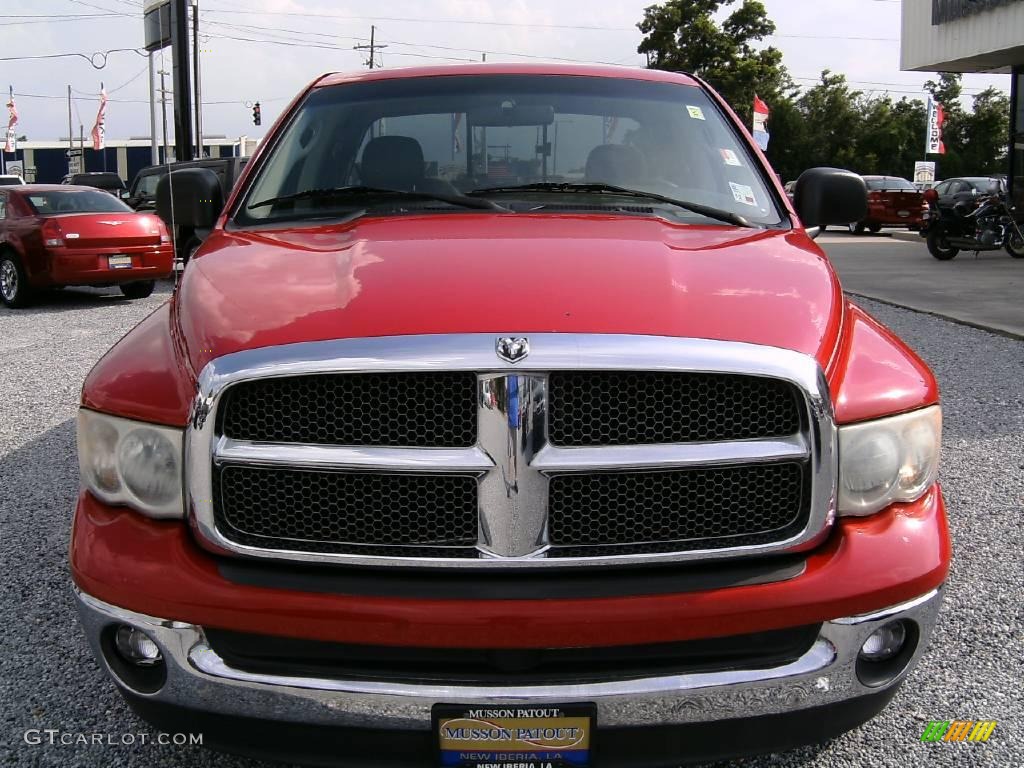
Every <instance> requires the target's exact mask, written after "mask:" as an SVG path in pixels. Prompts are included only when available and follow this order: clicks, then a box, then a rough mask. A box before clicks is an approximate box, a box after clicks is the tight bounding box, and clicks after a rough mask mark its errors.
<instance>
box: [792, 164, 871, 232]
mask: <svg viewBox="0 0 1024 768" xmlns="http://www.w3.org/2000/svg"><path fill="white" fill-rule="evenodd" d="M793 207H794V208H796V212H797V213H798V214H799V215H800V220H801V221H802V222H803V225H804V226H805V227H818V226H822V225H828V224H849V223H850V222H854V221H861V220H862V219H863V218H864V217H865V216H867V213H868V189H867V186H865V184H864V179H862V178H861V177H860V176H858V175H857V174H855V173H851V172H850V171H844V170H841V169H839V168H810V169H808V170H806V171H804V172H803V173H801V174H800V178H798V179H797V180H796V187H795V189H794V190H793Z"/></svg>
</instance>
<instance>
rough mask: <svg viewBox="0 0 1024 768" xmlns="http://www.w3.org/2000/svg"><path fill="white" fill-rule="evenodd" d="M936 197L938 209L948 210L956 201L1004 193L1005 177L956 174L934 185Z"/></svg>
mask: <svg viewBox="0 0 1024 768" xmlns="http://www.w3.org/2000/svg"><path fill="white" fill-rule="evenodd" d="M935 192H936V193H937V194H938V198H937V199H936V201H935V203H936V205H937V206H938V207H939V210H950V209H952V208H953V206H954V205H956V204H957V203H958V202H965V201H967V202H969V201H972V200H973V199H974V198H976V197H979V196H981V195H990V194H999V195H1005V194H1006V178H1005V177H1003V176H958V177H956V178H952V179H946V180H945V181H942V182H940V183H939V184H937V185H936V186H935Z"/></svg>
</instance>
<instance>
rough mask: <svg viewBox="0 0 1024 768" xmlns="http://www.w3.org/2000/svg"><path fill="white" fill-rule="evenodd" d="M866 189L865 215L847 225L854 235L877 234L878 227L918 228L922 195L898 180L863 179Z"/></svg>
mask: <svg viewBox="0 0 1024 768" xmlns="http://www.w3.org/2000/svg"><path fill="white" fill-rule="evenodd" d="M864 183H865V184H866V185H867V188H868V214H867V216H865V217H864V218H863V219H862V220H861V221H858V222H854V223H852V224H849V225H847V226H848V227H849V228H850V231H851V232H853V233H854V234H857V235H859V234H861V233H862V232H863V231H864V230H865V229H867V230H869V231H870V232H879V231H880V230H881V229H882V227H883V226H884V227H906V228H907V229H911V230H918V229H920V228H921V222H922V221H923V220H924V213H925V211H927V210H928V204H927V203H926V202H925V200H924V193H923V192H922V191H920V190H918V189H917V188H916V187H915V186H914V185H913V184H911V183H910V182H909V181H907V180H906V179H902V178H900V177H899V176H865V177H864Z"/></svg>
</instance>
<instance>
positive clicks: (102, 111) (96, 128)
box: [92, 83, 107, 149]
mask: <svg viewBox="0 0 1024 768" xmlns="http://www.w3.org/2000/svg"><path fill="white" fill-rule="evenodd" d="M106 111H107V89H106V88H104V87H103V83H100V108H99V110H98V111H97V112H96V123H95V125H93V127H92V148H93V149H103V148H104V147H105V146H106V144H104V143H103V139H104V130H105V129H104V127H103V123H104V121H105V120H106Z"/></svg>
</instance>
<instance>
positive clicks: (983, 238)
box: [920, 189, 1024, 261]
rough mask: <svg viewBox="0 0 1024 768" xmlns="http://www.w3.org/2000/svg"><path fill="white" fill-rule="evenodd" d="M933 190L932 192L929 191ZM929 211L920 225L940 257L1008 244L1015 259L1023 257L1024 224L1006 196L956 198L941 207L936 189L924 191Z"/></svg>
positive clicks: (992, 248)
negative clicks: (955, 200) (951, 204)
mask: <svg viewBox="0 0 1024 768" xmlns="http://www.w3.org/2000/svg"><path fill="white" fill-rule="evenodd" d="M929 193H931V194H929ZM925 200H927V201H928V211H926V212H925V220H924V223H923V224H922V226H921V231H920V235H921V237H924V238H927V241H928V251H929V252H930V253H931V255H932V256H934V257H935V258H936V259H939V260H940V261H949V260H950V259H952V258H955V257H956V255H957V254H958V253H960V251H974V253H975V255H977V254H978V252H980V251H998V250H999V249H1000V248H1005V249H1006V252H1007V253H1009V254H1010V255H1011V256H1012V257H1013V258H1015V259H1024V228H1022V225H1021V224H1020V223H1019V221H1018V219H1019V218H1020V216H1019V215H1018V211H1017V210H1016V208H1015V207H1014V206H1012V205H1011V204H1010V203H1009V202H1008V201H1007V198H1006V197H1005V196H1004V195H1003V194H1001V193H999V192H993V193H992V194H987V195H978V196H976V197H972V198H970V199H966V200H959V201H957V202H956V203H955V204H954V205H953V207H952V208H940V207H939V205H938V195H937V194H936V193H935V190H933V189H929V190H927V191H926V192H925Z"/></svg>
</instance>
